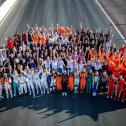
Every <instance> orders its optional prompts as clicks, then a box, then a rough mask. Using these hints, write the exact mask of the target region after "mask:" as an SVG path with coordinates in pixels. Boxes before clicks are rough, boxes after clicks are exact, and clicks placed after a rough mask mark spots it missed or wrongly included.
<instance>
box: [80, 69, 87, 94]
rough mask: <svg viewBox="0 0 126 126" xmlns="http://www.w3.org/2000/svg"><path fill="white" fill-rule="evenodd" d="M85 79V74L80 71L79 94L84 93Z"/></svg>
mask: <svg viewBox="0 0 126 126" xmlns="http://www.w3.org/2000/svg"><path fill="white" fill-rule="evenodd" d="M86 77H87V72H86V71H85V72H83V71H82V72H81V73H80V86H79V88H80V91H81V93H82V92H84V89H85V87H86Z"/></svg>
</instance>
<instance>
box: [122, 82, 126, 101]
mask: <svg viewBox="0 0 126 126" xmlns="http://www.w3.org/2000/svg"><path fill="white" fill-rule="evenodd" d="M123 88H124V89H123V93H122V102H124V99H125V98H126V83H125V84H124V87H123Z"/></svg>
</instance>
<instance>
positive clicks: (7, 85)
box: [3, 73, 13, 98]
mask: <svg viewBox="0 0 126 126" xmlns="http://www.w3.org/2000/svg"><path fill="white" fill-rule="evenodd" d="M3 85H4V88H5V92H6V95H7V98H9V93H10V95H11V98H12V97H13V94H12V86H11V79H10V78H9V77H8V76H7V74H6V73H4V76H3Z"/></svg>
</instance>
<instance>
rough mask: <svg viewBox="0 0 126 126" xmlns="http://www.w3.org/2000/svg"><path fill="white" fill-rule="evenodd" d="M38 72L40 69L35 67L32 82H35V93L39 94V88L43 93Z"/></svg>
mask: <svg viewBox="0 0 126 126" xmlns="http://www.w3.org/2000/svg"><path fill="white" fill-rule="evenodd" d="M40 73H41V71H38V70H37V69H35V71H34V74H33V82H34V84H35V88H36V91H37V95H38V94H39V89H40V92H41V94H43V91H42V85H41V79H40V77H39V76H40Z"/></svg>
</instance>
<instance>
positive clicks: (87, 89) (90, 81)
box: [86, 69, 93, 95]
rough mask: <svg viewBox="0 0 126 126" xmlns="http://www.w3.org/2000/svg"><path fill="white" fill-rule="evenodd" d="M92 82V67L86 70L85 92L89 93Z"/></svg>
mask: <svg viewBox="0 0 126 126" xmlns="http://www.w3.org/2000/svg"><path fill="white" fill-rule="evenodd" d="M92 83H93V71H92V69H90V70H89V71H88V75H87V80H86V91H87V94H89V95H90V94H91V87H92Z"/></svg>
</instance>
